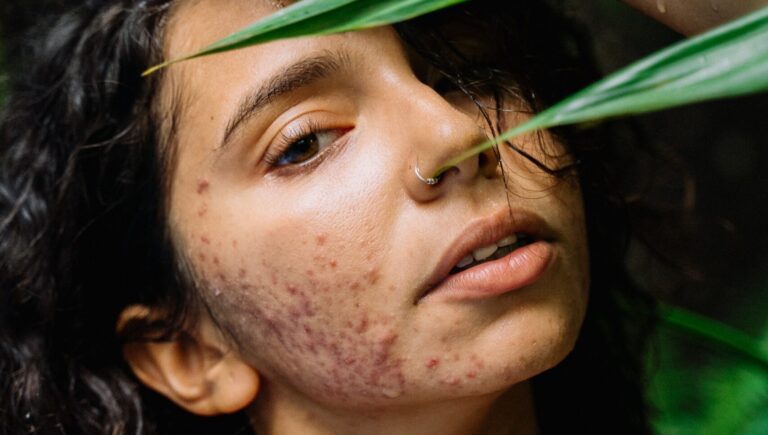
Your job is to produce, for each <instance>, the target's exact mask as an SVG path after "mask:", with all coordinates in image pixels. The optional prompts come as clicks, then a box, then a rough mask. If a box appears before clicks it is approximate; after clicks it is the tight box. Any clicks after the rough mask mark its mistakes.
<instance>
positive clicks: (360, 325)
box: [355, 315, 368, 334]
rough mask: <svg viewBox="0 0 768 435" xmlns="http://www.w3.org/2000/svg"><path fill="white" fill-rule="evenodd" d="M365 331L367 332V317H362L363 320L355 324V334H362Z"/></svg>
mask: <svg viewBox="0 0 768 435" xmlns="http://www.w3.org/2000/svg"><path fill="white" fill-rule="evenodd" d="M366 330H368V316H366V315H363V318H362V319H360V321H359V322H358V323H357V326H356V327H355V332H356V333H358V334H362V333H363V332H365V331H366Z"/></svg>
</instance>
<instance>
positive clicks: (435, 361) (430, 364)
mask: <svg viewBox="0 0 768 435" xmlns="http://www.w3.org/2000/svg"><path fill="white" fill-rule="evenodd" d="M438 364H440V360H439V359H437V358H430V359H428V360H427V362H426V364H424V365H426V366H427V368H428V369H433V368H435V367H437V365H438Z"/></svg>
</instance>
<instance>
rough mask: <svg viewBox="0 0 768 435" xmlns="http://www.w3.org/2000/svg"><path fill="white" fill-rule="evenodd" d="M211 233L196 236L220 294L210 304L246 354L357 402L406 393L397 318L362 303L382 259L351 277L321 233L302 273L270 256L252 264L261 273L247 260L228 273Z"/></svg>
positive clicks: (318, 391) (289, 378)
mask: <svg viewBox="0 0 768 435" xmlns="http://www.w3.org/2000/svg"><path fill="white" fill-rule="evenodd" d="M206 239H207V240H208V241H207V242H204V241H202V236H201V237H200V238H199V239H198V240H200V244H199V245H200V247H201V249H203V250H206V251H208V252H207V255H206V258H208V259H209V261H208V262H206V263H205V264H203V265H202V267H201V270H202V272H203V275H204V281H205V282H206V283H207V285H208V286H209V288H212V289H214V291H213V293H214V295H215V296H217V297H216V298H215V299H214V300H212V301H211V303H212V304H213V305H216V306H219V309H218V310H216V311H219V312H220V313H222V314H219V316H218V317H219V318H220V319H224V321H225V323H226V326H227V327H228V329H230V330H231V331H233V332H235V335H236V336H237V337H238V340H237V341H238V342H239V343H249V348H248V349H245V352H244V354H246V355H247V354H248V353H251V355H252V358H253V360H254V361H259V362H261V364H265V365H269V366H270V368H271V371H274V372H275V375H276V376H275V377H277V376H279V378H280V379H281V380H282V382H290V383H292V384H294V385H295V386H296V387H297V388H300V389H301V388H309V389H311V390H312V394H314V395H316V396H317V397H320V398H323V397H325V398H328V397H330V398H334V399H335V400H338V401H347V402H349V403H355V402H356V401H357V400H358V399H359V398H361V397H363V398H368V399H370V400H382V399H388V398H394V397H398V396H400V395H401V394H403V392H404V391H405V388H406V379H405V376H404V374H403V370H402V366H403V362H404V361H403V358H400V357H398V356H397V355H396V354H395V352H394V349H395V348H396V346H397V343H398V340H399V335H398V334H397V333H396V332H395V330H394V329H393V328H392V325H391V322H392V319H391V318H389V317H388V316H386V315H384V314H382V313H377V312H373V311H371V310H369V309H368V308H366V306H367V304H365V303H361V302H362V301H365V300H366V299H367V298H369V297H370V294H367V293H365V294H364V293H362V292H365V291H366V290H371V291H373V290H372V289H371V288H370V287H371V286H373V285H374V284H375V283H377V282H378V281H379V279H380V272H379V268H378V267H377V266H375V265H374V266H368V267H364V268H362V270H364V272H363V273H362V274H361V276H359V277H356V278H353V279H351V276H352V274H351V273H350V272H349V270H350V269H345V264H344V263H342V262H340V260H338V259H337V258H335V257H334V256H333V255H330V254H329V253H332V252H334V250H333V249H331V248H332V247H331V246H330V242H331V241H330V240H329V236H328V235H327V234H318V235H316V236H314V237H313V240H312V241H313V244H314V245H315V247H316V249H317V252H316V253H315V255H314V256H313V257H312V258H313V260H312V262H311V265H310V267H308V268H305V269H304V270H303V271H301V272H300V271H297V270H295V269H290V268H288V269H286V268H285V267H283V268H282V269H278V268H276V267H274V266H272V265H270V264H268V263H267V261H266V260H260V261H259V263H258V267H256V268H252V269H258V271H259V272H258V273H248V270H250V269H251V268H248V269H247V268H246V267H239V268H237V269H235V270H234V271H233V272H228V271H225V270H224V267H222V266H223V264H224V261H219V258H222V259H223V258H225V257H224V256H221V257H220V254H219V253H218V252H217V249H218V248H217V247H219V246H220V245H221V244H220V243H218V242H217V241H216V240H211V239H209V238H208V237H207V236H206ZM235 247H236V244H233V248H235ZM237 257H239V256H237ZM371 258H373V257H371ZM211 259H215V261H213V260H211ZM359 269H360V268H359V267H353V268H352V269H351V270H359ZM216 289H218V290H216ZM350 290H353V291H352V292H350ZM355 295H359V296H355ZM351 296H353V297H351ZM265 349H268V351H264V350H265ZM254 365H256V366H257V368H258V366H259V363H255V364H254ZM272 380H273V381H274V379H272Z"/></svg>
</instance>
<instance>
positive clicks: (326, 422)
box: [0, 0, 652, 434]
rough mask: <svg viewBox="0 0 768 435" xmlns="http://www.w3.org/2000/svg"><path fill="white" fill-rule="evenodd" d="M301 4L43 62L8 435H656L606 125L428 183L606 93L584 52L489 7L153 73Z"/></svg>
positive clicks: (128, 11) (19, 227)
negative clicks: (457, 158)
mask: <svg viewBox="0 0 768 435" xmlns="http://www.w3.org/2000/svg"><path fill="white" fill-rule="evenodd" d="M277 7H281V6H280V5H275V4H273V2H263V1H260V2H250V1H235V2H228V3H227V5H226V7H222V5H221V3H219V2H217V1H208V0H201V1H196V2H170V1H168V0H148V1H142V2H134V1H93V2H88V3H87V4H85V5H83V6H79V7H78V8H77V9H76V10H75V11H74V12H72V13H70V14H67V15H66V16H63V17H61V18H60V19H58V20H57V21H56V23H55V24H54V25H53V26H52V27H51V28H50V31H49V34H48V35H47V37H46V38H45V39H43V40H42V41H38V42H37V43H36V46H35V47H36V51H35V57H34V59H33V60H32V61H31V65H32V66H31V71H30V72H29V73H28V74H27V75H26V77H23V79H22V78H20V79H19V81H18V83H17V84H16V86H15V89H14V91H13V94H12V96H11V98H10V100H9V102H8V105H7V107H6V110H5V113H4V116H3V120H2V129H1V131H2V144H3V151H2V165H3V166H2V179H1V180H0V198H1V199H0V204H2V221H1V222H0V225H1V227H2V231H3V236H2V239H1V240H0V252H2V254H0V255H2V258H3V261H2V266H0V267H1V269H0V280H1V281H0V282H2V301H1V302H0V307H2V308H0V310H2V315H0V319H1V320H0V321H1V322H2V326H0V331H1V332H0V334H2V335H0V349H2V350H0V352H2V353H1V355H2V357H1V358H0V372H2V376H0V379H2V385H0V391H2V398H0V401H2V403H4V404H5V405H4V407H5V409H4V412H3V413H2V414H1V415H0V428H2V432H3V433H46V434H47V433H86V434H88V433H94V434H96V433H99V434H100V433H216V434H219V433H234V432H237V431H240V433H245V432H247V431H250V430H253V432H255V433H260V434H262V433H276V434H284V433H287V434H293V433H302V434H304V433H306V434H312V433H365V434H375V433H408V434H419V433H441V434H453V433H455V434H463V433H489V434H490V433H537V432H542V433H567V432H574V433H579V432H582V431H588V432H591V433H594V432H611V433H617V432H618V433H645V432H647V431H648V423H647V419H646V418H647V416H646V411H645V405H644V403H643V399H642V386H643V384H642V370H641V359H640V358H641V356H642V351H643V347H644V343H645V338H646V337H647V334H648V331H649V326H650V319H651V318H652V309H651V307H652V303H651V302H650V300H649V298H648V297H647V296H645V295H644V294H643V293H642V292H639V291H638V290H636V289H635V288H634V286H633V285H632V284H631V281H630V280H629V278H628V275H627V274H626V272H625V268H624V265H623V251H624V247H625V244H626V238H627V237H628V233H627V226H626V217H625V213H624V208H623V205H622V201H621V199H620V198H621V194H622V192H620V191H617V190H616V189H615V188H613V185H612V179H611V174H615V173H616V171H617V170H618V167H617V166H616V159H615V157H614V156H613V154H612V148H611V147H610V146H607V145H605V144H607V143H608V142H609V141H610V132H609V131H607V130H602V131H590V132H585V131H579V130H567V129H564V130H562V131H558V132H557V134H554V133H553V134H549V133H547V134H539V135H531V136H529V137H524V138H520V139H519V140H516V141H515V142H514V143H511V144H504V145H501V146H499V147H498V148H497V149H496V150H495V151H494V152H489V153H485V154H483V155H480V156H477V157H475V158H471V159H467V160H465V161H464V162H462V163H461V164H459V165H458V166H456V167H455V168H452V169H451V170H449V171H448V172H447V173H446V174H445V175H444V176H442V177H441V178H440V179H439V180H429V179H426V178H425V175H426V174H429V173H430V172H431V171H432V170H434V168H436V167H437V166H439V165H440V164H441V163H442V162H444V161H446V160H447V159H448V158H450V157H452V156H454V155H456V154H458V153H459V152H461V151H463V150H465V149H467V148H468V147H470V146H472V145H474V144H476V143H478V142H480V141H482V140H484V139H485V138H486V137H488V136H491V135H493V134H494V133H495V132H498V131H499V130H501V129H505V128H508V127H509V126H510V125H513V124H515V123H519V122H520V121H521V120H523V119H525V118H526V117H528V116H530V112H531V111H532V110H537V109H538V108H540V107H542V106H545V105H547V104H551V103H552V102H554V101H556V100H558V99H560V98H562V97H563V96H565V95H567V94H568V93H570V92H573V91H574V90H576V89H578V88H580V87H582V86H583V85H585V84H587V83H589V82H590V81H592V80H593V79H594V78H595V77H596V74H595V73H594V71H593V68H592V66H591V63H590V61H589V56H588V55H587V54H586V51H585V50H584V48H583V44H582V42H581V41H582V38H580V36H579V34H578V32H576V31H574V30H573V29H572V26H571V25H570V24H569V23H568V22H567V21H566V20H564V19H563V18H562V17H560V16H559V15H558V14H557V13H555V12H554V11H551V10H549V9H548V8H546V7H544V6H543V5H529V6H519V5H515V6H514V8H513V7H511V6H498V5H496V4H494V5H488V4H485V3H484V2H475V3H472V4H471V5H466V6H461V7H459V8H453V9H451V10H448V11H444V12H441V13H438V14H433V15H430V16H428V17H425V18H422V19H420V20H417V21H415V22H411V23H406V24H402V25H398V26H396V28H394V29H392V28H379V29H372V30H368V31H363V32H356V33H351V34H343V35H334V36H326V37H316V38H300V39H293V40H286V41H278V42H274V43H269V44H265V45H262V46H257V47H254V48H249V49H247V50H242V51H237V52H231V53H226V54H222V55H218V56H215V57H209V58H203V59H199V60H195V61H192V62H187V63H182V64H179V65H177V66H174V67H172V68H169V69H168V70H165V71H163V72H162V73H160V74H157V75H154V76H152V77H150V78H148V79H143V78H141V77H140V72H141V71H143V70H144V69H145V68H146V67H148V66H150V65H153V64H156V63H158V62H159V61H161V60H162V59H165V58H174V57H178V56H179V55H182V54H186V53H189V52H191V51H193V50H195V49H196V48H199V47H200V46H203V45H205V44H207V43H209V42H211V41H213V40H216V39H219V38H220V37H223V36H225V35H227V34H229V33H231V32H232V31H235V30H237V29H239V28H241V27H243V26H244V25H246V24H248V23H250V22H252V21H255V20H257V19H259V18H262V17H264V16H266V15H267V14H269V13H272V12H274V10H275V9H276V8H277ZM477 29H483V31H482V32H478V30H477ZM489 41H490V42H489ZM596 145H600V146H596ZM587 394H590V397H597V400H595V399H590V400H585V398H586V396H587Z"/></svg>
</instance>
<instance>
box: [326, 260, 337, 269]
mask: <svg viewBox="0 0 768 435" xmlns="http://www.w3.org/2000/svg"><path fill="white" fill-rule="evenodd" d="M328 265H329V266H331V269H336V266H338V263H337V262H336V260H331V261H330V262H329V263H328Z"/></svg>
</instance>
